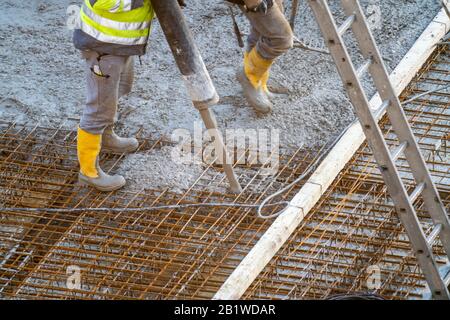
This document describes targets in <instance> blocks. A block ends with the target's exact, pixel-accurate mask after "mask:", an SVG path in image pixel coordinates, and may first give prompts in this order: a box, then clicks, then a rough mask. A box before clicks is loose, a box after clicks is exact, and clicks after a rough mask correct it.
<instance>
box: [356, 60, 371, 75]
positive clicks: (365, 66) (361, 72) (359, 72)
mask: <svg viewBox="0 0 450 320" xmlns="http://www.w3.org/2000/svg"><path fill="white" fill-rule="evenodd" d="M371 64H372V58H369V59H367V60H366V61H365V62H364V63H363V64H362V65H361V66H360V67H359V68H358V70H356V75H357V76H358V78H361V77H362V76H363V75H364V74H365V73H366V71H367V70H368V69H369V67H370V65H371Z"/></svg>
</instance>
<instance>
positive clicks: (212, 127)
mask: <svg viewBox="0 0 450 320" xmlns="http://www.w3.org/2000/svg"><path fill="white" fill-rule="evenodd" d="M151 3H152V6H153V9H154V10H155V13H156V15H157V17H158V20H159V23H160V25H161V28H162V30H163V32H164V35H165V36H166V39H167V42H168V43H169V46H170V49H171V50H172V54H173V56H174V58H175V61H176V63H177V65H178V68H179V70H180V72H181V74H182V78H183V80H184V83H185V85H186V87H187V90H188V92H189V95H190V97H191V100H192V102H193V104H194V106H195V107H196V108H197V109H198V110H199V111H200V115H201V117H202V119H203V122H204V123H205V126H206V128H207V129H208V131H209V132H213V133H215V134H214V137H215V139H214V140H215V143H216V150H217V152H218V154H220V155H221V159H219V161H221V163H222V164H223V168H224V171H225V174H226V176H227V178H228V181H229V183H230V188H231V191H232V192H233V193H240V192H241V191H242V188H241V186H240V184H239V182H238V180H237V178H236V175H235V173H234V170H233V163H232V161H230V157H229V156H228V152H227V150H226V147H225V144H224V142H223V138H222V135H221V134H220V132H219V130H218V129H217V124H216V120H215V118H214V114H213V113H212V112H211V110H210V109H209V107H211V106H213V105H215V104H217V102H218V101H219V96H218V94H217V92H216V89H215V87H214V85H213V83H212V81H211V78H210V76H209V73H208V71H207V70H206V67H205V64H204V62H203V59H202V57H201V55H200V51H199V50H198V48H197V46H196V45H195V42H194V38H193V37H192V34H191V31H190V30H189V27H188V25H187V23H186V21H185V19H184V16H183V12H182V11H181V8H180V6H179V5H178V2H177V0H151Z"/></svg>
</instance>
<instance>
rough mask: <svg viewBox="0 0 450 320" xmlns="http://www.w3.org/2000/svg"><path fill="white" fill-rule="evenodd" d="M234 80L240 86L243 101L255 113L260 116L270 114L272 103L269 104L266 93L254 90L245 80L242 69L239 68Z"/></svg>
mask: <svg viewBox="0 0 450 320" xmlns="http://www.w3.org/2000/svg"><path fill="white" fill-rule="evenodd" d="M236 78H237V80H238V81H239V83H240V84H241V87H242V91H243V92H244V96H245V99H246V100H247V102H248V104H249V105H250V106H251V107H252V108H253V109H254V110H255V111H256V112H258V113H262V114H268V113H271V112H272V110H273V105H272V102H270V100H269V98H268V97H267V95H266V93H265V92H264V91H263V90H262V89H255V88H254V87H253V85H252V84H251V83H250V81H249V80H248V79H247V77H246V75H245V72H244V69H243V68H240V69H239V70H238V71H237V73H236Z"/></svg>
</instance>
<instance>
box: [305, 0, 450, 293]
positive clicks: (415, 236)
mask: <svg viewBox="0 0 450 320" xmlns="http://www.w3.org/2000/svg"><path fill="white" fill-rule="evenodd" d="M308 2H309V5H310V7H311V8H312V10H313V12H314V15H315V17H316V20H317V23H318V25H319V27H320V29H321V31H322V34H323V36H324V39H325V42H326V44H327V46H328V47H329V50H330V53H331V55H332V57H333V60H334V62H335V63H336V66H337V69H338V71H339V74H340V76H341V78H342V81H343V83H344V87H345V89H346V91H347V93H348V95H349V98H350V100H351V102H352V104H353V107H354V108H355V110H356V113H357V116H358V117H359V120H360V123H361V126H362V128H363V130H364V133H365V135H366V137H367V140H368V143H369V145H370V148H371V150H372V153H373V155H374V158H375V160H376V162H377V164H378V167H379V169H380V171H381V174H382V176H383V179H384V182H385V184H386V187H387V190H388V192H389V194H390V196H391V198H392V200H393V202H394V205H395V209H396V212H397V214H398V216H399V218H400V221H401V222H402V224H403V226H404V227H405V229H406V232H407V234H408V237H409V240H410V242H411V244H412V248H413V250H414V253H415V255H416V257H417V260H418V263H419V266H420V268H421V269H422V272H423V274H424V276H425V279H426V281H427V283H428V286H429V289H430V291H431V295H432V297H433V298H435V299H450V294H449V289H448V287H449V283H450V274H447V275H443V274H440V272H439V266H438V264H437V263H436V258H435V256H434V254H433V250H432V246H433V244H434V243H435V241H436V240H437V239H439V240H440V241H441V243H442V245H443V247H444V250H445V253H446V254H447V257H448V258H450V223H449V218H448V216H447V213H446V210H445V207H444V205H443V203H442V201H441V199H440V196H439V192H438V191H437V188H436V186H435V185H434V183H433V180H432V178H431V176H430V172H429V170H428V168H427V166H426V163H425V160H424V158H423V156H422V154H421V152H420V149H419V145H418V143H417V141H416V139H415V137H414V134H413V132H412V130H411V127H410V125H409V123H408V120H407V118H406V115H405V112H404V111H403V108H402V105H401V103H400V100H399V98H398V97H397V95H396V93H395V90H394V87H393V85H392V83H391V81H390V78H389V74H388V72H387V70H386V67H385V65H384V62H383V60H382V57H381V54H380V52H379V50H378V47H377V45H376V43H375V40H374V38H373V35H372V33H371V31H370V27H369V25H368V22H367V20H366V17H365V15H364V12H363V10H362V9H361V6H360V4H359V1H358V0H341V5H342V7H343V9H344V12H345V15H346V17H347V18H346V20H345V21H344V22H343V24H342V25H341V26H339V27H338V26H337V24H336V21H335V19H334V17H333V14H332V12H331V10H330V7H329V6H328V3H327V1H326V0H308ZM350 29H351V30H352V32H353V35H354V37H355V39H356V42H357V44H358V46H359V49H360V51H361V53H362V55H363V58H364V61H365V62H364V63H362V65H361V66H360V67H359V68H355V65H354V64H353V62H352V60H351V57H350V55H349V51H348V49H347V47H346V45H345V43H344V41H343V35H344V34H345V33H346V32H347V31H348V30H350ZM367 72H368V73H369V74H370V75H371V77H372V79H373V82H374V84H375V87H376V89H377V90H378V93H379V95H380V97H381V100H382V103H381V105H380V106H379V107H378V108H377V109H376V110H375V111H372V109H371V108H370V104H369V101H368V98H367V95H366V93H365V91H364V89H363V87H362V85H361V79H362V77H363V76H364V75H365V74H366V73H367ZM385 111H386V113H387V116H388V117H389V120H390V122H391V125H392V128H393V129H394V131H395V134H396V136H397V139H398V142H399V144H398V147H396V148H393V149H392V150H390V148H389V147H388V145H387V143H386V140H385V139H384V136H383V133H382V131H381V129H380V126H379V125H378V119H379V118H380V117H381V116H382V115H383V114H384V112H385ZM401 154H404V156H405V158H406V160H407V162H408V163H409V166H410V168H411V171H412V174H413V176H414V180H415V184H416V185H415V189H414V191H413V192H412V193H411V194H408V191H407V190H406V188H405V185H404V184H403V181H402V179H401V177H400V175H399V172H398V170H397V167H396V164H395V163H396V161H397V160H398V158H399V157H400V155H401ZM421 194H422V196H423V201H424V204H425V206H426V209H427V210H428V212H429V214H430V216H431V219H432V221H433V223H434V226H433V230H432V232H431V233H430V234H429V236H428V237H427V236H426V235H425V232H424V230H423V228H422V225H421V223H420V221H419V219H418V216H417V213H416V210H415V208H414V206H413V203H414V201H415V200H416V199H417V198H418V196H419V195H421Z"/></svg>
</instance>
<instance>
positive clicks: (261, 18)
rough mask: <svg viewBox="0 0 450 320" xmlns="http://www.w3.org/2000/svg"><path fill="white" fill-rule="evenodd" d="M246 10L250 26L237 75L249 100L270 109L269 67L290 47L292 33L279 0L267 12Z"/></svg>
mask: <svg viewBox="0 0 450 320" xmlns="http://www.w3.org/2000/svg"><path fill="white" fill-rule="evenodd" d="M245 14H246V16H247V18H248V19H249V21H250V24H251V26H252V30H251V33H250V36H249V37H248V40H247V52H246V53H245V57H244V70H243V72H242V71H241V72H240V73H239V74H238V79H239V81H240V83H241V85H242V88H243V91H244V95H245V97H246V98H247V101H248V102H249V104H250V105H251V106H252V107H254V108H255V110H256V111H258V112H262V113H268V112H270V111H271V110H272V103H271V102H270V99H269V94H270V92H269V90H268V89H267V81H268V79H269V70H270V67H271V65H272V63H273V61H274V59H275V58H277V57H279V56H280V55H282V54H283V53H285V52H286V51H287V50H289V49H290V48H291V47H292V45H293V34H292V30H291V27H290V25H289V22H288V21H287V20H286V17H285V16H284V14H283V1H282V0H278V1H276V3H274V5H273V7H272V8H270V9H269V10H268V11H267V13H262V12H246V13H245ZM243 73H244V74H245V75H243Z"/></svg>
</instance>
